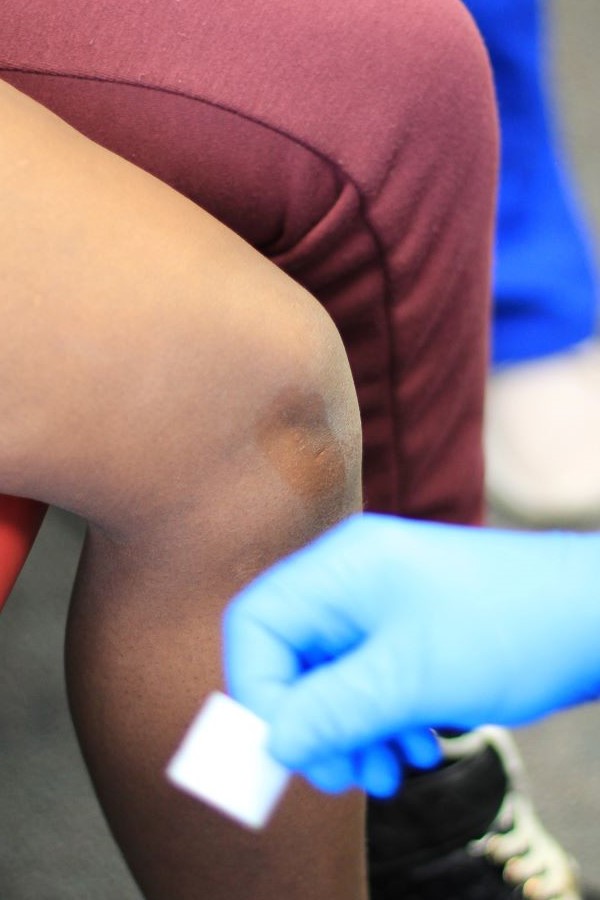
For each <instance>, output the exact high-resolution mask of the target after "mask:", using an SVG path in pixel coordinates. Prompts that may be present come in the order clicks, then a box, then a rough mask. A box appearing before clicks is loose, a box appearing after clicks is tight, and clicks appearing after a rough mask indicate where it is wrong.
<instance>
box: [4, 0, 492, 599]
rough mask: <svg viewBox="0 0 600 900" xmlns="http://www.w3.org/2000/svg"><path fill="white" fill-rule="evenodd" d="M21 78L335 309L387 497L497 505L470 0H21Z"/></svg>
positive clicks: (486, 115) (9, 42) (488, 93)
mask: <svg viewBox="0 0 600 900" xmlns="http://www.w3.org/2000/svg"><path fill="white" fill-rule="evenodd" d="M0 76H1V77H3V78H5V79H6V80H7V81H9V82H11V83H12V84H13V85H15V86H16V87H18V88H20V89H21V90H23V91H25V92H26V93H28V94H30V95H31V96H32V97H34V98H36V99H37V100H39V101H41V102H42V103H44V104H45V105H47V106H48V107H50V108H51V109H52V110H54V111H55V112H56V113H58V114H59V115H60V116H62V117H63V118H64V119H66V120H67V121H68V122H70V123H71V124H72V125H74V126H75V127H76V128H78V129H79V130H80V131H82V132H83V133H84V134H86V135H88V136H89V137H91V138H92V139H94V140H95V141H98V142H99V143H100V144H103V145H104V146H106V147H108V148H110V149H111V150H113V151H115V152H117V153H118V154H120V155H121V156H123V157H125V158H127V159H129V160H131V161H132V162H134V163H136V164H137V165H139V166H141V167H142V168H144V169H147V170H148V171H150V172H152V173H153V174H154V175H157V176H158V177H159V178H161V179H162V180H164V181H165V182H167V183H168V184H170V185H172V186H173V187H174V188H176V189H177V190H178V191H180V192H182V193H183V194H185V195H186V196H188V197H189V198H191V199H192V200H194V201H195V202H196V203H198V204H199V205H201V206H203V207H204V208H205V209H207V210H208V211H209V212H211V213H213V214H214V215H215V216H216V217H217V218H219V219H221V220H222V221H223V222H225V223H226V224H227V225H229V226H230V227H231V228H233V229H234V230H235V231H236V232H238V233H239V234H240V235H242V236H243V237H244V238H245V239H246V240H247V241H249V242H250V243H251V244H252V245H253V246H255V247H256V248H257V249H258V250H259V251H260V252H261V253H263V254H265V255H266V256H268V257H269V258H270V259H271V260H273V261H274V262H275V263H276V264H277V265H279V266H281V267H282V268H283V269H285V270H286V272H288V273H289V274H290V275H291V276H292V277H293V278H295V279H296V280H297V281H299V282H301V283H302V284H303V285H304V286H305V287H307V288H308V289H309V290H310V291H311V292H312V294H313V295H314V296H315V297H316V298H317V299H318V300H319V301H320V302H321V303H322V304H323V305H324V306H325V307H326V309H327V310H328V311H329V313H330V315H331V316H332V318H333V320H334V321H335V323H336V325H337V327H338V329H339V331H340V333H341V335H342V338H343V340H344V343H345V346H346V350H347V353H348V356H349V359H350V364H351V366H352V370H353V373H354V379H355V382H356V387H357V391H358V397H359V402H360V406H361V410H362V417H363V426H364V443H365V450H364V472H365V493H366V501H367V505H368V507H369V508H370V509H373V510H380V511H387V512H395V513H401V514H404V515H408V516H414V517H419V518H430V519H440V520H448V521H462V522H475V521H478V520H479V518H480V516H481V502H482V454H481V435H480V432H481V417H482V395H483V385H484V379H485V371H486V365H487V340H488V315H489V310H488V301H489V278H490V252H491V250H490V248H491V236H492V227H493V215H494V199H495V198H494V193H495V178H496V165H497V131H496V115H495V107H494V98H493V90H492V86H491V77H490V72H489V67H488V62H487V57H486V55H485V52H484V50H483V47H482V45H481V42H480V39H479V37H478V34H477V32H476V30H475V27H474V25H473V23H472V21H471V19H470V17H469V15H468V13H467V12H466V11H465V9H464V7H463V6H462V4H461V3H459V2H458V0H391V2H385V3H384V2H382V0H327V2H324V0H302V2H298V0H278V2H276V3H274V2H268V0H219V2H218V3H214V2H213V0H210V2H209V0H143V2H142V0H96V2H94V3H89V2H87V0H61V2H60V3H54V2H51V0H29V2H27V3H23V2H22V0H4V2H3V4H2V12H1V14H0ZM1 514H2V509H1V505H0V517H1ZM1 554H2V547H1V546H0V595H1V592H2V584H1V577H2V573H1V569H2V555H1Z"/></svg>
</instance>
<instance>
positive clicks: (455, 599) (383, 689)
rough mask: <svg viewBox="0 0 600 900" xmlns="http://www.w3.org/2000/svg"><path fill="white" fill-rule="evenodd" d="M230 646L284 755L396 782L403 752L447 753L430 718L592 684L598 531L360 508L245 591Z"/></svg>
mask: <svg viewBox="0 0 600 900" xmlns="http://www.w3.org/2000/svg"><path fill="white" fill-rule="evenodd" d="M225 661H226V670H227V678H228V683H229V689H230V691H231V693H232V695H233V696H234V697H235V698H236V699H238V700H239V701H240V702H241V703H243V704H245V705H246V706H248V707H250V708H251V709H253V710H254V711H255V712H256V713H258V714H259V715H261V716H263V717H264V718H265V719H267V721H268V722H269V723H270V724H271V729H272V730H271V741H270V750H271V752H272V754H273V755H274V756H275V757H276V758H277V759H278V760H280V761H281V762H282V763H284V764H285V765H287V766H289V767H290V768H292V769H295V770H297V771H299V772H301V773H302V774H303V775H305V776H306V777H307V778H308V779H309V780H310V781H312V782H313V783H314V784H315V785H317V786H318V787H321V788H322V789H324V790H330V791H338V790H343V789H346V788H348V787H350V786H352V785H356V786H359V787H362V788H364V789H365V790H367V791H369V792H370V793H373V794H376V795H381V796H384V795H386V794H391V793H392V792H393V791H394V790H395V789H396V788H397V786H398V784H399V783H400V780H401V768H402V760H406V761H409V762H412V763H413V764H418V765H424V766H426V765H428V764H432V763H433V762H435V761H436V753H435V751H434V750H433V749H432V745H431V732H430V731H429V729H430V728H431V727H434V728H435V727H444V728H459V729H469V728H472V727H474V726H477V725H480V724H483V723H492V722H494V723H498V724H505V725H514V724H518V723H520V722H525V721H529V720H531V719H534V718H536V717H538V716H541V715H544V714H546V713H548V712H550V711H552V710H554V709H558V708H561V707H564V706H567V705H570V704H572V703H575V702H578V701H582V700H584V699H587V698H590V697H592V696H594V697H595V696H596V694H597V690H598V684H599V683H600V536H599V535H579V534H561V533H553V534H525V533H522V532H508V531H497V530H492V529H475V528H465V527H458V526H447V525H434V524H425V523H418V522H409V521H407V520H402V519H396V518H392V517H387V516H377V515H357V516H353V517H352V518H350V519H348V520H346V521H345V522H343V523H342V524H341V525H339V526H337V527H336V528H334V529H332V530H331V531H330V532H328V533H326V534H325V535H324V536H323V537H321V538H319V539H318V540H317V541H315V542H314V543H313V544H311V545H309V546H308V547H307V548H305V549H304V550H301V551H300V552H298V553H296V554H294V555H293V556H291V557H289V558H287V559H285V560H283V561H282V562H280V563H278V564H277V565H276V566H274V567H273V568H272V569H270V570H269V571H267V572H266V573H265V574H263V575H262V576H260V577H259V578H258V579H257V580H256V581H255V582H253V583H252V584H251V585H250V586H249V587H248V588H246V589H245V590H244V591H242V593H241V594H240V595H239V596H238V597H237V598H236V599H234V601H233V602H232V604H231V606H230V607H229V609H228V611H227V613H226V617H225ZM398 748H400V752H398Z"/></svg>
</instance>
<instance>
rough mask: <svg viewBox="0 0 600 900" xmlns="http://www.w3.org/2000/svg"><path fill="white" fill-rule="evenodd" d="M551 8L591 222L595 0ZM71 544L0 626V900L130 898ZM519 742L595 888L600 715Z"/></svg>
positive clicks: (596, 132)
mask: <svg viewBox="0 0 600 900" xmlns="http://www.w3.org/2000/svg"><path fill="white" fill-rule="evenodd" d="M491 2H493V0H491ZM552 6H553V7H554V8H555V11H556V15H557V20H558V35H557V37H558V40H557V57H558V67H559V71H560V75H561V83H562V90H563V93H564V101H565V110H566V116H567V123H568V134H567V140H568V141H569V142H570V144H571V146H572V151H573V154H574V158H575V160H576V163H577V167H578V170H579V173H580V177H581V182H582V185H583V188H584V193H585V197H586V200H587V202H588V206H589V209H590V212H591V215H592V217H593V218H594V220H595V222H596V223H600V115H599V112H598V109H597V108H596V99H595V98H596V81H597V80H598V77H599V75H600V62H598V53H597V40H598V34H600V3H598V2H597V0H562V2H554V3H552ZM598 230H599V232H600V228H599V229H598ZM80 539H81V527H80V524H79V523H78V522H77V521H76V520H74V519H73V518H72V517H70V516H67V515H65V514H62V513H58V512H56V511H54V512H53V513H52V514H51V515H50V517H49V519H48V521H47V523H46V525H45V527H44V529H43V532H42V534H41V535H40V538H39V541H38V543H37V545H36V547H35V549H34V552H33V553H32V556H31V558H30V561H29V563H28V565H27V567H26V570H25V571H24V573H23V575H22V577H21V579H20V581H19V584H18V585H17V588H16V589H15V592H14V595H13V597H12V598H11V601H10V603H9V605H8V607H7V609H6V611H5V613H4V614H3V615H2V618H1V619H0V659H2V668H1V675H0V710H1V715H0V810H1V817H0V900H109V898H110V900H113V898H118V900H136V898H137V900H140V897H139V894H138V892H137V890H136V888H135V887H134V886H133V885H132V883H131V880H130V878H129V876H128V874H127V872H126V870H125V867H124V865H123V863H122V861H121V860H120V858H119V855H118V853H117V851H116V850H115V848H114V845H113V843H112V841H111V839H110V837H109V835H108V833H107V830H106V826H105V825H104V822H103V820H102V818H101V816H100V814H99V812H98V810H97V807H96V804H95V801H94V798H93V794H92V791H91V789H90V786H89V783H88V780H87V777H86V774H85V772H84V770H83V767H82V764H81V762H80V759H79V755H78V750H77V746H76V742H75V738H74V735H73V732H72V729H71V725H70V722H69V718H68V714H67V710H66V704H65V697H64V688H63V681H62V670H61V651H62V639H63V630H64V620H65V614H66V605H67V599H68V595H69V590H70V585H71V582H72V578H73V574H74V568H75V565H76V559H77V552H78V548H79V543H80ZM519 741H520V743H521V745H522V748H523V749H524V752H525V756H526V759H527V762H528V767H529V771H530V777H531V781H532V784H533V790H534V793H535V795H536V797H537V800H538V806H539V808H540V810H541V811H542V812H543V814H544V817H545V820H546V822H547V823H548V824H549V825H550V826H551V827H552V828H553V829H554V831H555V833H556V834H557V835H558V836H559V837H560V838H561V839H562V841H563V842H564V843H565V844H566V845H567V846H568V847H569V848H570V849H572V850H573V851H574V852H575V853H576V854H577V856H578V858H579V860H580V861H581V863H582V867H583V870H584V873H585V875H586V877H587V879H588V880H591V881H593V882H595V883H597V884H600V853H598V851H597V846H598V833H599V832H598V824H597V821H598V812H599V811H600V765H599V762H600V760H599V753H598V746H597V744H596V741H599V743H600V708H597V707H596V708H594V707H588V708H586V709H582V710H578V711H576V712H571V713H568V714H565V715H563V716H560V717H557V718H555V719H553V720H551V721H548V722H546V723H544V724H543V725H540V726H536V727H535V728H531V729H527V730H524V731H522V732H521V733H520V734H519Z"/></svg>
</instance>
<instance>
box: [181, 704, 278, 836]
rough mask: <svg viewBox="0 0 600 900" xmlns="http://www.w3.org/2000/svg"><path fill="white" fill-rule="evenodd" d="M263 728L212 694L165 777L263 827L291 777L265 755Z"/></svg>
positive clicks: (238, 707) (250, 824) (251, 716)
mask: <svg viewBox="0 0 600 900" xmlns="http://www.w3.org/2000/svg"><path fill="white" fill-rule="evenodd" d="M267 737H268V726H267V724H266V722H264V721H263V720H262V719H260V718H259V717H258V716H256V715H254V713H252V712H250V710H248V709H246V708H245V707H244V706H241V705H240V704H239V703H236V702H235V700H232V699H231V697H227V696H226V695H225V694H221V693H218V692H215V693H213V694H210V696H209V697H208V699H207V701H206V703H205V704H204V706H203V707H202V709H201V710H200V712H199V713H198V715H197V716H196V718H195V719H194V721H193V722H192V724H191V726H190V728H189V729H188V731H187V734H186V735H185V737H184V739H183V741H182V743H181V745H180V747H179V749H178V750H177V752H176V753H175V755H174V756H173V758H172V760H171V761H170V763H169V765H168V767H167V777H168V778H169V779H170V781H172V782H173V783H174V784H176V785H177V786H178V787H180V788H181V789H182V790H184V791H187V792H188V793H189V794H192V795H193V796H194V797H198V798H200V799H201V800H204V801H205V802H206V803H209V804H210V805H211V806H214V807H216V808H217V809H219V810H220V811H221V812H223V813H225V814H226V815H228V816H231V817H232V818H233V819H236V820H237V821H238V822H241V823H242V824H243V825H246V826H248V827H249V828H255V829H258V828H263V827H264V825H266V823H267V821H268V819H269V817H270V815H271V813H272V812H273V810H274V808H275V806H276V804H277V801H278V800H279V798H280V797H281V795H282V793H283V791H284V790H285V788H286V786H287V783H288V781H289V779H290V772H289V771H288V770H287V769H286V768H284V766H282V765H280V764H279V763H278V762H276V761H275V760H274V759H273V758H272V757H271V756H270V755H269V754H268V753H267V751H266V749H265V748H266V744H267Z"/></svg>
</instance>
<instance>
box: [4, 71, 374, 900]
mask: <svg viewBox="0 0 600 900" xmlns="http://www.w3.org/2000/svg"><path fill="white" fill-rule="evenodd" d="M0 116H1V119H2V123H3V127H2V136H1V137H0V179H1V180H2V184H3V204H2V209H1V210H0V285H1V288H0V304H2V306H3V310H2V311H3V316H2V319H3V328H2V334H1V336H0V342H1V344H2V352H1V353H0V378H1V379H2V383H3V390H2V392H1V393H0V422H2V428H1V429H0V491H2V492H5V493H14V494H17V495H22V496H28V497H35V498H37V499H40V500H42V501H44V502H49V503H55V504H58V505H60V506H62V507H65V508H67V509H71V510H73V511H75V512H77V513H78V514H80V515H82V516H84V517H85V518H86V519H87V520H88V522H89V536H88V539H87V543H86V547H85V551H84V556H83V560H82V564H81V567H80V571H79V576H78V579H77V585H76V590H75V594H74V598H73V603H72V608H71V614H70V620H69V627H68V635H67V680H68V689H69V696H70V702H71V708H72V713H73V718H74V721H75V725H76V728H77V732H78V736H79V739H80V742H81V745H82V749H83V752H84V756H85V758H86V761H87V763H88V766H89V769H90V772H91V775H92V778H93V780H94V784H95V786H96V789H97V792H98V795H99V798H100V801H101V803H102V806H103V808H104V810H105V813H106V815H107V818H108V821H109V823H110V826H111V828H112V830H113V832H114V834H115V837H116V839H117V841H118V843H119V846H120V847H121V849H122V851H123V853H124V855H125V858H126V860H127V862H128V864H129V865H130V867H131V869H132V871H133V874H134V876H135V877H136V879H137V880H138V883H139V884H140V887H141V889H142V891H143V893H144V896H145V897H146V898H148V900H191V898H198V897H203V898H210V900H221V898H222V900H225V898H227V900H236V898H240V900H241V898H244V900H272V898H273V897H279V896H285V897H286V898H288V900H305V898H307V897H310V898H311V900H338V898H339V900H342V898H343V900H364V898H365V897H366V886H365V878H364V860H363V849H362V848H363V843H364V836H363V799H362V797H361V796H359V795H358V794H353V795H349V796H345V797H343V798H327V797H325V796H322V795H317V794H316V793H314V792H313V791H312V790H310V789H309V788H308V787H307V786H306V785H304V784H302V783H300V782H298V783H295V784H294V786H293V787H292V790H291V791H290V792H289V795H288V796H287V797H286V799H285V801H284V802H283V804H282V806H281V808H280V810H279V811H278V812H277V814H276V816H275V818H274V820H273V822H272V824H271V825H270V827H269V828H268V829H267V830H266V831H264V832H262V833H259V834H254V833H251V832H246V831H245V830H243V829H242V828H240V827H239V826H237V825H235V824H233V823H231V822H230V821H228V820H227V819H225V818H223V817H221V816H220V815H219V814H218V813H215V812H214V811H212V810H210V809H209V808H207V807H205V806H204V805H202V804H200V803H197V802H195V801H193V800H191V799H190V798H188V797H187V796H185V795H183V794H181V793H179V792H178V791H177V790H175V789H174V788H173V787H171V786H170V785H169V784H168V783H167V781H166V780H165V778H164V777H163V769H164V765H165V763H166V761H167V759H168V758H169V756H170V755H171V753H172V752H173V750H174V749H175V747H176V745H177V743H178V741H179V740H180V738H181V736H182V734H183V732H184V730H185V728H186V726H187V724H188V723H189V720H190V719H191V717H192V716H193V715H194V713H195V712H196V710H197V708H198V706H199V705H200V703H201V702H202V699H203V697H204V696H205V695H206V693H207V692H209V691H210V690H212V689H214V688H215V687H218V686H220V685H221V661H220V660H221V648H220V623H221V613H222V610H223V608H224V606H225V604H226V603H227V601H228V600H229V598H230V597H231V596H232V595H233V593H234V592H235V591H236V590H237V589H238V588H239V587H241V585H242V584H244V583H245V582H246V581H247V580H248V579H249V578H251V577H252V576H253V575H255V574H256V573H257V572H258V571H260V570H261V569H262V568H264V567H265V566H266V565H268V564H269V563H271V562H273V561H274V560H275V559H277V558H278V557H280V556H281V555H283V554H285V553H287V552H289V551H291V550H293V549H295V548H297V547H299V546H301V545H302V544H304V543H306V542H307V541H308V540H310V539H311V538H312V537H314V536H315V535H317V534H318V533H320V532H321V531H322V530H323V529H325V528H326V527H328V526H329V525H331V524H332V523H333V522H335V521H337V520H339V519H340V518H342V517H343V516H345V515H347V514H349V513H350V512H352V511H354V510H356V509H358V508H360V504H361V496H360V422H359V416H358V409H357V404H356V398H355V394H354V388H353V384H352V380H351V377H350V372H349V368H348V364H347V361H346V357H345V353H344V350H343V347H342V345H341V342H340V339H339V337H338V335H337V332H336V330H335V328H334V327H333V325H332V323H331V322H330V320H329V318H328V316H327V315H326V314H325V313H324V311H323V310H322V308H321V307H320V306H319V304H318V303H317V302H316V301H315V300H314V299H313V298H312V297H311V296H310V295H308V294H307V293H306V292H305V291H304V290H302V289H301V288H300V287H299V286H298V285H297V284H295V283H294V282H293V281H291V280H290V279H289V278H287V276H285V275H284V274H283V273H282V272H281V271H280V270H278V269H277V268H275V267H274V266H272V265H271V264H270V263H268V262H267V261H266V260H264V259H263V258H262V257H261V256H260V255H259V254H257V253H256V252H255V251H254V250H253V249H252V248H250V247H249V246H248V245H247V244H246V243H244V242H243V241H242V240H241V239H239V238H238V237H236V236H235V235H234V234H233V233H232V232H231V231H229V230H228V229H226V228H225V227H224V226H222V225H221V224H219V223H218V222H217V221H216V220H214V219H213V218H212V217H210V216H209V215H207V214H206V213H204V212H203V211H202V210H200V209H198V208H197V207H196V206H194V205H193V204H192V203H191V202H189V201H187V200H186V199H185V198H183V197H182V196H180V195H179V194H177V193H175V192H174V191H172V190H171V189H169V188H168V187H166V186H165V185H164V184H162V183H161V182H159V181H157V180H156V179H154V178H152V177H151V176H149V175H147V174H145V173H143V172H142V171H140V170H139V169H136V168H135V167H134V166H132V165H130V164H128V163H126V162H124V161H123V160H121V159H120V158H118V157H116V156H114V155H113V154H111V153H109V152H108V151H106V150H104V149H102V148H100V147H98V146H97V145H95V144H94V143H92V142H90V141H89V140H87V139H85V138H84V137H82V136H81V135H80V134H78V133H77V132H75V131H74V130H73V129H71V128H70V127H69V126H67V125H66V124H65V123H64V122H62V121H61V120H60V119H58V118H56V117H55V116H54V115H52V114H51V113H49V112H48V111H46V110H45V109H43V108H42V107H40V106H39V105H38V104H36V103H34V102H33V101H31V100H29V99H28V98H26V97H24V96H23V95H22V94H20V93H18V92H17V91H15V90H14V89H12V88H9V87H8V86H6V85H2V84H1V83H0Z"/></svg>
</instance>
